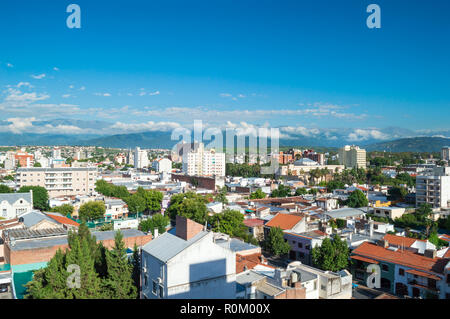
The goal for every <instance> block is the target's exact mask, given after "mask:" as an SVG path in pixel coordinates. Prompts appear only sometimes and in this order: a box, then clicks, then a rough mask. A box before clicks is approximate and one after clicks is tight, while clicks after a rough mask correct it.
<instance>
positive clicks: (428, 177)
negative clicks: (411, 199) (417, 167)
mask: <svg viewBox="0 0 450 319" xmlns="http://www.w3.org/2000/svg"><path fill="white" fill-rule="evenodd" d="M422 203H428V204H430V205H431V206H433V208H439V207H445V208H447V207H450V167H435V168H433V170H432V171H424V172H422V173H420V175H417V177H416V205H417V206H419V205H420V204H422Z"/></svg>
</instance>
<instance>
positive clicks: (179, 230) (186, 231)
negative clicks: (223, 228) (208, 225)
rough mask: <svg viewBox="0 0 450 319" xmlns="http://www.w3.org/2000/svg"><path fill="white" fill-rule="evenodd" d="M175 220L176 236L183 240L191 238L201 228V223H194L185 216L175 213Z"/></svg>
mask: <svg viewBox="0 0 450 319" xmlns="http://www.w3.org/2000/svg"><path fill="white" fill-rule="evenodd" d="M175 222H176V224H175V232H176V236H177V237H179V238H181V239H184V240H189V239H191V238H192V237H194V236H195V235H197V234H198V233H200V232H201V231H202V230H203V225H202V224H199V223H196V222H194V221H193V220H190V219H187V218H186V217H181V216H178V215H177V218H176V221H175Z"/></svg>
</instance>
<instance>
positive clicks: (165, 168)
mask: <svg viewBox="0 0 450 319" xmlns="http://www.w3.org/2000/svg"><path fill="white" fill-rule="evenodd" d="M152 167H153V169H154V170H155V171H157V172H158V173H163V172H164V173H170V172H171V171H172V161H171V160H170V159H168V158H159V159H157V160H156V161H154V162H153V163H152Z"/></svg>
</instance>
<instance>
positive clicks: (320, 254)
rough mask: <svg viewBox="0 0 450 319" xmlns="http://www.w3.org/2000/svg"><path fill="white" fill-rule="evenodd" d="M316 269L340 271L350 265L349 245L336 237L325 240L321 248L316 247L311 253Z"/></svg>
mask: <svg viewBox="0 0 450 319" xmlns="http://www.w3.org/2000/svg"><path fill="white" fill-rule="evenodd" d="M311 255H312V261H313V264H314V266H315V267H318V268H320V269H322V270H330V271H334V272H336V271H340V270H342V269H345V268H346V267H347V265H348V257H349V250H348V247H347V243H346V242H345V241H343V240H341V239H340V238H339V236H337V235H334V236H333V239H330V238H328V237H327V238H325V239H324V240H323V241H322V245H321V246H318V245H317V246H315V247H314V248H313V249H312V252H311Z"/></svg>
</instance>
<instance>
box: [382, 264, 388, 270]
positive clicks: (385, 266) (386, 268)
mask: <svg viewBox="0 0 450 319" xmlns="http://www.w3.org/2000/svg"><path fill="white" fill-rule="evenodd" d="M381 270H383V271H389V266H388V265H386V264H381Z"/></svg>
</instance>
